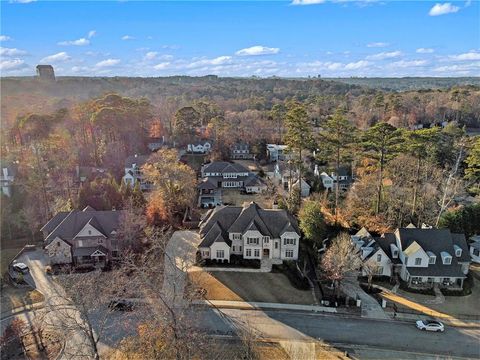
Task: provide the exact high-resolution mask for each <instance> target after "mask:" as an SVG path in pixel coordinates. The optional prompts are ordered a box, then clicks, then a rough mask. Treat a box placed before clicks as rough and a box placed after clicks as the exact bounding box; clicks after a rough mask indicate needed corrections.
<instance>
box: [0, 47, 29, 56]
mask: <svg viewBox="0 0 480 360" xmlns="http://www.w3.org/2000/svg"><path fill="white" fill-rule="evenodd" d="M22 55H27V52H26V51H25V50H20V49H16V48H6V47H0V56H5V57H12V56H22Z"/></svg>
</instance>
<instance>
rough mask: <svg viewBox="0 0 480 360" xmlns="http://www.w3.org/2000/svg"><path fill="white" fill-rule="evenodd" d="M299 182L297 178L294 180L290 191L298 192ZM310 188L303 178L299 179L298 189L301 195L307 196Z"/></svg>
mask: <svg viewBox="0 0 480 360" xmlns="http://www.w3.org/2000/svg"><path fill="white" fill-rule="evenodd" d="M299 182H300V181H299V180H297V181H295V182H294V183H293V185H292V189H291V190H290V191H292V192H293V191H297V192H298V187H299V186H300V185H299ZM289 184H290V183H289ZM310 189H311V186H310V185H308V183H307V182H306V181H305V180H304V179H302V181H301V191H300V193H301V195H302V197H308V196H309V195H310Z"/></svg>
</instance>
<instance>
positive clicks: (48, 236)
mask: <svg viewBox="0 0 480 360" xmlns="http://www.w3.org/2000/svg"><path fill="white" fill-rule="evenodd" d="M74 211H77V210H70V212H69V213H68V215H67V216H65V218H64V219H63V220H62V221H60V223H59V224H58V225H57V226H56V227H55V228H54V229H53V230H52V231H50V233H49V234H48V235H47V237H46V238H45V241H46V240H48V239H49V238H50V235H52V234H53V233H54V232H55V230H57V229H58V227H59V226H60V225H62V224H63V222H64V221H65V220H67V219H68V218H69V217H70V215H72V213H73V212H74ZM47 224H48V223H47ZM45 225H46V224H45ZM62 240H63V239H62Z"/></svg>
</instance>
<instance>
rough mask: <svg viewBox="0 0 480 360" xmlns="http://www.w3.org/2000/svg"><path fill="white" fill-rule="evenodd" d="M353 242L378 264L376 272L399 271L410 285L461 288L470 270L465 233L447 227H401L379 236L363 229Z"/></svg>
mask: <svg viewBox="0 0 480 360" xmlns="http://www.w3.org/2000/svg"><path fill="white" fill-rule="evenodd" d="M352 242H353V243H354V244H355V246H356V248H357V249H358V250H359V251H360V254H361V257H362V259H363V260H364V261H366V262H370V264H369V265H373V266H374V267H375V266H377V267H378V275H385V276H393V275H394V274H396V273H398V274H399V276H400V278H401V279H402V280H403V281H404V282H406V283H407V286H409V287H411V288H432V287H433V286H434V285H435V284H437V285H438V286H439V287H442V288H450V289H462V288H463V281H464V279H465V278H466V275H467V274H468V271H469V265H470V254H469V253H468V247H467V242H466V240H465V236H464V235H463V234H452V233H451V232H450V230H448V229H417V228H415V227H409V228H400V229H397V230H396V231H395V232H394V233H386V234H384V235H382V236H381V237H379V238H373V237H372V236H371V235H370V234H369V233H368V232H367V231H366V230H365V229H362V230H360V231H359V232H358V233H357V234H355V235H353V236H352ZM386 257H387V258H388V260H387V259H386ZM363 273H364V275H365V273H366V271H364V272H363Z"/></svg>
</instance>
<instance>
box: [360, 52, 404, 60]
mask: <svg viewBox="0 0 480 360" xmlns="http://www.w3.org/2000/svg"><path fill="white" fill-rule="evenodd" d="M399 56H402V52H401V51H398V50H397V51H390V52H381V53H378V54H375V55H369V56H367V60H385V59H392V58H396V57H399Z"/></svg>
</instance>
